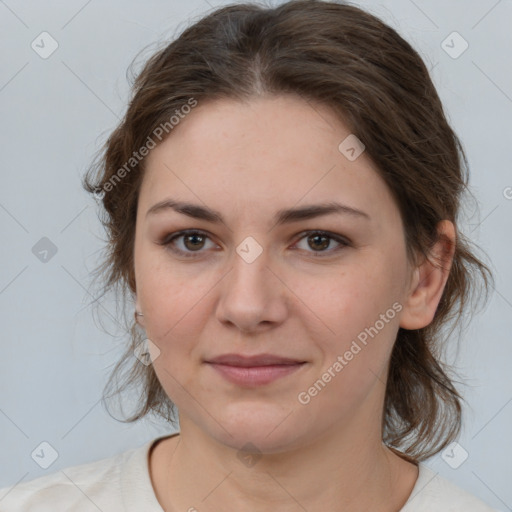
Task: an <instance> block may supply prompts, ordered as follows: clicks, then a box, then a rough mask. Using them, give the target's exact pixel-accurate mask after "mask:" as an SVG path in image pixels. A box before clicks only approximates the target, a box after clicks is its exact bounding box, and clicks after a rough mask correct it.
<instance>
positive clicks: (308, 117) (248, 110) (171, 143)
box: [140, 95, 397, 220]
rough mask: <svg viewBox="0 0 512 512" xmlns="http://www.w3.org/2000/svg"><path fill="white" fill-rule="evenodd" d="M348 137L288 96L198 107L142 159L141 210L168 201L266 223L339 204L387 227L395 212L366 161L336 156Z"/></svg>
mask: <svg viewBox="0 0 512 512" xmlns="http://www.w3.org/2000/svg"><path fill="white" fill-rule="evenodd" d="M350 135H351V132H350V129H349V128H348V127H347V126H346V125H345V124H344V123H343V122H342V121H341V120H339V119H338V118H337V117H336V116H335V114H334V113H333V112H332V111H330V110H329V109H328V108H327V107H326V106H323V105H318V104H313V103H309V102H307V101H305V100H303V99H301V98H299V97H295V96H291V95H290V96H288V95H287V96H279V97H265V98H257V99H254V100H250V101H248V102H247V103H241V102H238V101H235V100H229V99H222V100H215V101H209V102H206V103H204V104H201V103H200V102H199V104H198V105H197V106H196V107H195V108H194V109H192V111H191V112H190V113H189V114H187V115H186V116H185V117H184V118H183V119H182V120H181V121H180V122H179V124H178V125H177V126H175V127H174V128H173V131H172V132H171V134H170V135H169V136H168V137H167V138H166V139H165V140H164V141H163V142H162V143H160V144H159V145H158V146H157V147H156V148H155V149H153V150H152V151H151V152H150V154H149V155H148V157H147V159H146V170H145V176H144V180H143V184H142V190H141V194H140V206H142V207H144V208H145V210H147V209H148V208H149V207H151V205H152V204H153V203H154V202H157V201H160V200H162V199H165V198H166V196H172V197H173V198H177V199H179V200H183V201H190V202H192V201H193V202H195V203H198V202H203V203H206V204H208V205H209V206H210V207H211V208H214V209H216V210H220V211H225V210H226V208H228V209H229V208H230V209H235V210H236V211H238V212H239V213H240V212H247V215H252V214H255V215H259V216H261V214H262V213H263V214H265V213H268V215H269V216H270V215H271V214H272V213H273V212H274V211H277V210H278V209H281V208H287V207H288V208H289V207H291V206H293V205H296V204H297V203H299V202H302V203H307V204H312V203H318V202H326V201H339V202H343V203H345V204H347V205H349V206H353V207H355V208H359V209H362V210H364V211H367V212H368V213H370V211H373V212H374V215H372V217H374V218H376V219H377V220H378V219H383V218H386V216H387V217H388V220H389V217H390V216H396V214H397V209H396V206H395V205H394V201H393V199H392V196H391V194H390V192H389V190H388V188H387V186H386V184H385V182H384V181H383V179H382V178H381V177H380V176H379V174H378V173H377V171H376V168H375V166H374V164H373V162H372V161H371V159H370V158H369V157H367V156H366V155H365V153H364V152H363V153H362V154H361V155H360V156H359V157H358V158H356V159H355V160H353V161H351V160H349V159H348V158H347V157H346V156H345V154H344V153H342V152H341V151H340V149H339V145H340V143H341V142H342V141H344V140H345V139H346V138H347V137H348V136H350ZM268 209H270V210H272V211H268V212H266V210H268ZM376 212H379V213H378V215H376V216H375V213H376Z"/></svg>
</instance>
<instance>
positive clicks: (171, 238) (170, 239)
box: [157, 229, 351, 258]
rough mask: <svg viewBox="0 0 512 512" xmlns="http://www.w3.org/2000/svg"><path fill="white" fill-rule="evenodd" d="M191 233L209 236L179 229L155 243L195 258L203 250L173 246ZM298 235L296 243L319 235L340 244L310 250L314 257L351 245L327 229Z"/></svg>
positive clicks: (320, 256)
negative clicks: (323, 249) (325, 249)
mask: <svg viewBox="0 0 512 512" xmlns="http://www.w3.org/2000/svg"><path fill="white" fill-rule="evenodd" d="M193 235H200V236H204V237H206V238H210V237H209V236H208V233H206V232H205V231H200V230H195V229H190V230H184V231H179V232H177V233H172V234H171V235H170V236H167V237H165V238H164V239H163V240H162V241H161V242H157V243H158V245H162V246H164V247H166V248H167V249H169V250H170V251H171V252H173V253H175V254H178V255H180V256H183V257H185V258H195V257H196V254H201V253H202V252H203V251H201V250H199V251H183V250H181V249H176V247H174V246H173V243H174V241H175V240H176V239H178V238H182V237H185V236H193ZM300 235H303V236H301V237H300V238H299V239H298V241H297V242H296V243H298V242H300V241H301V240H302V239H304V238H307V237H308V236H311V235H320V236H324V237H326V238H329V239H331V240H334V241H336V242H338V243H339V244H341V246H340V247H337V248H336V249H334V250H330V251H312V254H313V257H314V258H324V257H327V256H331V255H332V253H337V252H339V251H341V250H342V249H344V248H345V247H349V246H350V245H351V244H350V242H349V241H348V240H347V239H346V238H343V237H341V236H339V235H336V234H334V233H331V232H329V231H321V230H309V231H303V232H302V233H300ZM294 245H295V244H294ZM307 252H309V251H307ZM323 253H326V254H327V256H324V255H323Z"/></svg>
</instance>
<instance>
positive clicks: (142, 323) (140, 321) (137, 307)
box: [133, 296, 145, 327]
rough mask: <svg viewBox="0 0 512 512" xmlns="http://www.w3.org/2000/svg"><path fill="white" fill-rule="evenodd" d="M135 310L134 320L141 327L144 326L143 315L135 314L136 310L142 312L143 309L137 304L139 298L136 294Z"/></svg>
mask: <svg viewBox="0 0 512 512" xmlns="http://www.w3.org/2000/svg"><path fill="white" fill-rule="evenodd" d="M135 297H136V298H135V311H134V313H133V314H134V317H135V321H136V322H137V323H138V324H139V325H140V326H142V327H145V323H144V317H143V316H140V315H137V312H139V313H142V312H143V311H142V310H141V308H140V304H139V298H138V297H137V296H135Z"/></svg>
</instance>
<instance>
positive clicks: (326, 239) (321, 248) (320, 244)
mask: <svg viewBox="0 0 512 512" xmlns="http://www.w3.org/2000/svg"><path fill="white" fill-rule="evenodd" d="M300 240H306V241H307V247H308V248H311V249H313V251H311V250H308V249H307V248H306V249H303V250H305V251H306V252H310V253H311V252H312V253H313V255H314V256H317V254H315V253H319V254H318V256H320V257H321V256H323V255H324V253H325V255H326V256H328V255H331V254H333V253H335V252H338V251H340V250H341V249H343V248H345V247H348V246H349V245H350V243H349V242H348V240H346V239H344V238H342V237H341V236H339V235H335V234H334V233H329V232H326V231H308V232H306V234H305V236H303V237H302V238H301V239H300ZM333 241H334V242H336V244H338V246H337V247H334V249H329V248H330V247H331V246H332V242H333Z"/></svg>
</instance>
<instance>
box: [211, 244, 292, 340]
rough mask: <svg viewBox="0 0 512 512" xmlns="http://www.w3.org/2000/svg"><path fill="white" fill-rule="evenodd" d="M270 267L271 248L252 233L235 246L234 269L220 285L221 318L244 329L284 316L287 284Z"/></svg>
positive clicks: (219, 309) (219, 310) (218, 311)
mask: <svg viewBox="0 0 512 512" xmlns="http://www.w3.org/2000/svg"><path fill="white" fill-rule="evenodd" d="M269 267H272V262H271V255H270V251H269V250H268V249H264V248H263V247H262V246H261V245H260V244H259V243H258V242H257V241H256V240H255V239H253V238H252V237H247V238H246V239H244V240H243V241H242V242H241V243H240V244H239V245H238V246H237V247H236V253H235V254H234V255H233V264H232V267H231V271H230V272H229V274H228V275H227V276H226V279H224V280H223V284H222V285H221V297H220V300H219V304H218V309H217V317H218V319H219V320H221V321H224V322H226V321H229V322H231V323H233V324H235V325H237V326H238V327H239V328H240V329H243V330H251V329H254V328H256V327H257V326H258V325H259V324H261V323H263V322H265V323H266V322H278V321H280V320H282V318H283V317H284V315H285V314H286V305H285V304H284V302H285V301H284V296H283V293H284V291H283V288H284V287H283V285H282V284H281V282H280V280H279V279H277V278H276V277H275V276H274V273H273V272H272V271H271V270H270V268H269Z"/></svg>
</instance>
